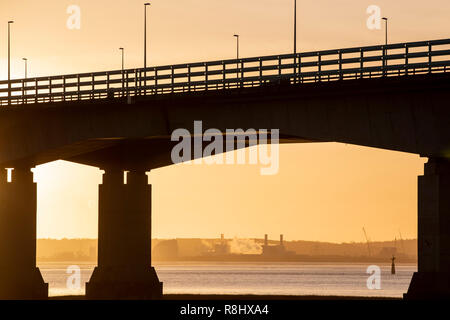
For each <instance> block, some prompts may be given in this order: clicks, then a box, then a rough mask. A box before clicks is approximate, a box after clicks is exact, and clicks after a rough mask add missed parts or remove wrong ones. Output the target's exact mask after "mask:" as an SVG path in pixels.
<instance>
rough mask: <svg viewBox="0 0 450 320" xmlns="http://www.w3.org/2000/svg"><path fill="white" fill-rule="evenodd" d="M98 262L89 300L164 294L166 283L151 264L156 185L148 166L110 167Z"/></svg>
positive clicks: (101, 196) (102, 205)
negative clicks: (137, 167)
mask: <svg viewBox="0 0 450 320" xmlns="http://www.w3.org/2000/svg"><path fill="white" fill-rule="evenodd" d="M98 225H99V227H98V266H97V267H96V268H95V270H94V272H93V274H92V276H91V279H90V281H89V282H88V283H86V297H87V298H88V299H158V298H161V296H162V283H161V282H159V279H158V276H157V275H156V272H155V269H154V268H153V267H152V266H151V186H150V185H149V184H148V177H147V175H146V173H145V170H132V171H130V172H128V174H127V183H126V184H124V172H123V171H122V170H119V169H117V168H108V169H106V170H105V174H104V175H103V184H101V185H100V186H99V221H98Z"/></svg>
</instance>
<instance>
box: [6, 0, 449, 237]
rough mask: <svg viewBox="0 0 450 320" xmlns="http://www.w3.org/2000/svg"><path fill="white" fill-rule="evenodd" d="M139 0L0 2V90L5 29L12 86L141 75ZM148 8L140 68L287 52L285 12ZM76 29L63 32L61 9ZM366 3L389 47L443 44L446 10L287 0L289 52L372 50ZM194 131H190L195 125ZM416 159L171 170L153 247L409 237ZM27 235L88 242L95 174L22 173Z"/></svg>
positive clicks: (291, 153) (298, 160)
mask: <svg viewBox="0 0 450 320" xmlns="http://www.w3.org/2000/svg"><path fill="white" fill-rule="evenodd" d="M144 2H145V1H140V0H114V1H110V0H95V1H93V0H42V1H37V0H0V79H2V80H3V79H6V78H7V21H8V20H14V21H15V23H14V24H13V25H12V29H11V31H12V42H11V44H12V51H11V54H12V63H11V67H12V77H13V78H19V77H23V74H24V71H23V69H24V66H23V61H22V58H23V57H26V58H28V60H29V65H28V76H29V77H34V76H44V75H56V74H65V73H79V72H90V71H104V70H111V69H120V67H121V56H120V51H119V49H118V48H119V47H124V48H125V67H127V68H136V67H142V66H143V16H144V14H143V12H144V11H143V10H144V6H143V3H144ZM150 2H151V3H152V5H151V7H150V8H149V10H148V13H149V15H148V41H149V43H148V65H166V64H174V63H182V62H193V61H201V60H215V59H224V58H234V56H235V52H236V47H235V38H234V37H233V34H236V33H238V34H240V52H241V56H258V55H269V54H278V53H288V52H291V51H292V48H293V0H258V1H257V0H227V1H219V0H154V1H150ZM70 5H78V6H79V7H80V9H81V28H80V29H79V30H77V29H75V30H70V29H68V28H67V27H66V21H67V19H68V18H69V14H68V13H67V8H68V7H69V6H70ZM369 5H378V6H379V7H380V8H381V10H382V15H383V16H387V17H389V41H390V42H407V41H418V40H430V39H441V38H448V36H449V32H448V31H449V30H450V19H449V17H450V2H449V1H448V0H433V1H419V0H408V1H406V0H396V1H392V0H390V1H388V0H371V1H365V0H340V1H336V0H298V44H297V46H298V51H310V50H320V49H334V48H340V47H352V46H363V45H373V44H381V43H383V42H384V29H383V28H382V29H381V30H369V29H368V28H367V26H366V20H367V19H368V17H369V15H368V14H367V13H366V9H367V7H368V6H369ZM199 120H200V119H199ZM425 161H426V159H423V158H420V157H419V156H418V155H414V154H406V153H399V152H393V151H386V150H377V149H370V148H366V147H359V146H352V145H343V144H336V143H323V144H294V145H282V146H281V147H280V170H279V173H278V174H277V175H274V176H261V175H260V174H259V172H260V171H259V169H260V168H259V167H258V166H255V165H234V166H231V165H213V166H208V165H200V166H199V165H178V166H171V167H166V168H160V169H157V170H154V171H152V172H151V173H150V182H151V183H152V184H153V236H154V237H158V238H172V237H219V236H220V233H224V234H225V236H226V237H234V236H237V237H263V236H264V233H268V234H269V235H270V236H271V238H273V239H276V238H277V237H278V234H280V233H284V234H285V238H286V240H294V239H301V240H320V241H333V242H343V241H364V235H363V232H362V227H363V226H364V227H365V229H366V231H367V233H368V235H369V237H370V238H371V240H392V239H394V237H397V239H398V238H399V232H401V233H402V236H403V238H415V237H416V236H417V221H416V220H417V185H416V184H417V176H418V175H420V174H422V173H423V163H424V162H425ZM35 173H36V179H37V181H38V237H40V238H47V237H51V238H63V237H67V238H79V237H89V238H96V237H97V190H98V183H100V182H101V173H100V171H99V170H98V169H97V168H92V167H87V166H81V165H77V164H73V163H67V162H56V163H49V164H45V165H42V166H39V167H38V168H36V170H35Z"/></svg>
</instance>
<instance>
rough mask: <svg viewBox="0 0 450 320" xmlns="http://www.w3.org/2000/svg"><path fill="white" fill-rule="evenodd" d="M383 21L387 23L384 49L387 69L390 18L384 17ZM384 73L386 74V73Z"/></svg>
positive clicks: (384, 61) (384, 62)
mask: <svg viewBox="0 0 450 320" xmlns="http://www.w3.org/2000/svg"><path fill="white" fill-rule="evenodd" d="M382 19H383V20H384V21H385V31H386V37H385V47H384V59H383V64H384V67H386V66H387V45H388V18H386V17H383V18H382ZM384 73H386V71H384Z"/></svg>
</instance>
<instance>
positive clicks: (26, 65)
mask: <svg viewBox="0 0 450 320" xmlns="http://www.w3.org/2000/svg"><path fill="white" fill-rule="evenodd" d="M22 60H23V61H24V62H25V79H26V78H27V69H28V59H27V58H22Z"/></svg>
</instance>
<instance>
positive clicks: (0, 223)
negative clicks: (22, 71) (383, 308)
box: [0, 39, 450, 299]
mask: <svg viewBox="0 0 450 320" xmlns="http://www.w3.org/2000/svg"><path fill="white" fill-rule="evenodd" d="M449 71H450V39H442V40H434V41H420V42H409V43H399V44H389V45H387V46H383V45H378V46H368V47H360V48H348V49H338V50H325V51H317V52H307V53H298V54H295V55H294V54H283V55H272V56H263V57H255V58H243V59H232V60H220V61H211V62H200V63H190V64H178V65H172V66H160V67H149V68H146V69H127V70H116V71H108V72H94V73H83V74H72V75H61V76H50V77H38V78H28V79H14V80H11V81H10V82H8V81H0V104H1V107H0V164H1V165H2V166H3V168H14V170H13V171H12V178H11V181H8V180H7V174H6V170H0V198H1V199H0V257H1V259H0V297H2V298H21V299H26V298H28V299H32V298H46V297H47V295H48V286H47V284H45V283H44V281H43V278H42V276H41V274H40V271H39V269H38V268H37V267H36V185H35V183H34V182H33V175H32V172H31V171H30V169H31V168H33V167H35V166H37V165H40V164H43V163H47V162H50V161H55V160H66V161H72V162H76V163H81V164H86V165H91V166H96V167H99V168H101V169H102V170H104V175H103V182H102V184H100V185H99V232H98V265H97V267H96V269H95V270H94V273H93V275H92V277H91V279H90V281H89V282H88V283H87V285H86V295H87V297H88V298H92V299H125V298H140V299H147V298H150V299H151V298H159V297H161V295H162V283H161V282H160V281H159V279H158V276H157V274H156V272H155V269H154V268H153V267H152V266H151V193H152V186H151V185H148V180H147V176H146V173H147V172H148V171H151V170H152V169H155V168H158V167H162V166H168V165H171V164H172V160H171V157H170V155H171V150H172V148H173V146H174V145H175V143H176V142H174V141H172V140H171V134H172V132H173V131H174V130H175V129H177V128H185V129H187V130H189V131H190V132H193V124H194V121H195V120H202V121H203V127H204V128H218V129H219V130H221V132H223V133H224V134H225V132H226V129H227V128H243V129H247V128H257V129H262V128H264V129H279V130H280V143H302V142H342V143H350V144H355V145H361V146H368V147H374V148H382V149H387V150H396V151H403V152H410V153H415V154H419V155H420V156H422V157H427V158H428V163H427V164H426V165H425V171H424V175H423V176H420V177H419V179H418V251H419V252H418V272H416V273H415V274H414V276H413V279H412V281H411V284H410V288H409V290H408V292H407V293H406V295H405V297H406V298H410V299H414V298H430V297H447V298H448V297H450V196H449V195H450V159H449V158H450V105H449V101H450V73H449ZM194 157H195V155H193V157H192V158H194ZM125 171H127V172H128V174H127V181H126V183H124V172H125Z"/></svg>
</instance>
